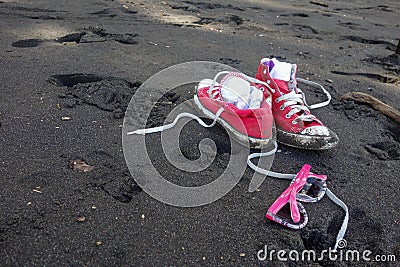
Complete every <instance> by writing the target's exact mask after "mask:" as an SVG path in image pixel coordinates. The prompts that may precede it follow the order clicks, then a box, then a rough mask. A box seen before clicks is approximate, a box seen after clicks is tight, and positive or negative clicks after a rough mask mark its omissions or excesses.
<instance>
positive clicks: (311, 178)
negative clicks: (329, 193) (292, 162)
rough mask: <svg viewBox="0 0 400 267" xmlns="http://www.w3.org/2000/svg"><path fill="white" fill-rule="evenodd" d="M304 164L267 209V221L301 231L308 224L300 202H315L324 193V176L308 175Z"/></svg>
mask: <svg viewBox="0 0 400 267" xmlns="http://www.w3.org/2000/svg"><path fill="white" fill-rule="evenodd" d="M310 169H311V166H310V165H308V164H305V165H304V166H303V167H302V168H301V170H300V171H299V173H298V174H297V175H296V177H295V178H294V180H293V181H292V183H291V184H290V185H289V187H288V188H287V189H286V190H285V191H283V193H282V194H281V195H280V196H279V197H278V199H277V200H275V202H274V203H273V204H272V206H271V207H270V208H269V209H268V212H267V214H266V217H267V219H269V220H272V221H274V222H277V223H279V224H281V225H283V226H286V227H289V228H292V229H301V228H303V227H304V226H305V225H306V224H307V222H308V215H307V212H306V210H305V209H304V207H303V205H302V204H301V203H299V202H298V201H301V202H317V201H319V200H320V199H322V197H323V196H324V195H325V192H326V188H327V187H326V179H327V177H326V175H318V174H313V173H310Z"/></svg>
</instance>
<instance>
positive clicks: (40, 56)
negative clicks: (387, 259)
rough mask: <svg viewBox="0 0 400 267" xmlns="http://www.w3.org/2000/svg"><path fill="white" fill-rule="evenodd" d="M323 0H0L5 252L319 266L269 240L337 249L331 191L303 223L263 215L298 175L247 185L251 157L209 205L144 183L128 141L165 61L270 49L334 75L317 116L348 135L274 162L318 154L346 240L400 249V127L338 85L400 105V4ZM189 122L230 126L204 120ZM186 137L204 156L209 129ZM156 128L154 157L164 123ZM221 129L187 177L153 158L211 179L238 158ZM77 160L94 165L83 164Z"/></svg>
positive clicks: (0, 192) (287, 166) (21, 259)
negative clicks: (209, 161)
mask: <svg viewBox="0 0 400 267" xmlns="http://www.w3.org/2000/svg"><path fill="white" fill-rule="evenodd" d="M323 2H324V3H326V4H327V5H328V7H324V6H321V5H316V4H311V3H310V2H309V1H279V2H277V1H276V2H272V1H271V2H270V1H268V2H266V3H265V2H264V1H230V4H227V3H226V2H224V1H172V0H166V1H165V2H162V1H141V2H140V1H107V0H90V1H72V0H71V1H49V0H40V1H39V0H38V1H28V0H16V1H11V0H2V1H0V16H1V18H0V33H1V37H0V49H1V67H0V77H1V94H0V139H1V142H0V146H1V147H0V179H1V180H0V181H1V187H0V201H1V217H0V248H1V252H0V265H1V266H165V265H168V266H197V265H209V266H222V265H229V266H230V265H233V266H257V265H261V266H264V265H265V266H266V265H268V266H296V265H304V266H306V265H309V264H311V263H309V262H302V263H294V262H291V263H290V262H286V263H283V262H278V261H276V262H272V263H271V262H260V261H258V259H257V256H256V253H257V251H258V250H260V249H262V248H263V247H264V245H268V246H270V247H271V248H272V247H273V248H275V249H297V250H299V251H301V250H304V249H316V250H322V249H326V248H328V247H329V246H332V245H333V243H334V240H335V238H336V233H337V231H338V230H339V227H340V223H341V221H342V219H343V212H342V210H340V209H339V208H338V207H337V206H335V205H334V204H332V203H331V202H330V201H329V200H328V199H327V198H326V199H324V200H323V201H322V202H320V203H317V204H312V205H306V209H307V211H308V213H309V215H310V222H309V224H308V225H307V226H306V227H305V228H304V229H302V230H300V231H291V230H288V229H285V228H283V227H281V226H279V225H276V224H274V223H270V222H269V221H266V219H265V213H266V211H267V209H268V207H269V206H270V205H271V204H272V202H273V201H274V200H275V199H276V197H278V195H279V194H280V193H281V192H282V191H283V190H284V188H285V187H286V186H287V182H286V181H280V180H276V179H273V178H267V179H266V181H265V182H264V183H263V185H262V186H261V188H260V189H261V190H260V191H259V192H254V193H249V192H247V187H248V184H249V181H250V178H251V175H252V171H250V170H247V172H246V174H245V175H244V176H243V178H242V179H241V181H240V183H239V184H238V186H236V187H235V188H234V190H232V191H231V192H230V193H229V194H227V195H226V196H225V197H223V198H222V199H220V200H218V201H216V202H214V203H212V204H210V205H207V206H203V207H200V208H176V207H171V206H168V205H165V204H162V203H160V202H158V201H156V200H154V199H153V198H151V197H150V196H148V195H147V194H146V193H145V192H143V191H142V190H141V189H140V188H139V187H138V186H137V185H136V183H135V182H134V179H133V177H132V176H131V174H130V173H129V171H128V169H127V167H126V164H125V160H124V157H123V153H122V145H121V124H122V122H123V116H124V112H125V109H126V106H127V104H128V103H129V100H130V98H131V96H132V95H133V94H134V92H135V90H136V89H137V87H138V86H140V84H141V82H143V81H145V80H146V79H147V78H149V77H150V76H152V75H153V74H155V73H156V72H157V71H160V70H162V69H164V68H166V67H169V66H171V65H174V64H178V63H182V62H186V61H194V60H209V61H216V62H221V63H224V64H227V65H231V66H233V67H235V68H238V69H240V70H241V71H243V72H245V73H247V74H249V75H254V74H255V71H256V67H257V65H258V62H259V60H260V58H262V57H265V56H276V57H278V58H280V59H282V60H284V61H290V62H293V63H297V64H298V65H299V69H300V70H299V76H300V77H303V78H309V79H311V80H314V81H317V82H320V83H322V84H323V85H325V86H326V88H327V89H328V90H329V91H330V92H331V94H332V97H333V100H332V104H331V105H329V106H328V107H325V108H322V109H318V110H315V111H314V112H313V113H314V114H316V115H317V116H318V117H319V118H320V119H321V120H322V121H323V122H324V123H325V124H326V125H328V126H329V127H331V128H332V129H333V130H334V131H335V132H336V133H337V134H338V136H339V138H340V144H339V145H338V147H337V148H335V149H333V150H330V151H323V152H314V151H303V150H299V149H294V148H290V147H286V146H283V145H280V150H281V152H279V153H277V155H276V157H275V161H274V167H273V169H274V170H276V171H281V172H288V173H292V172H297V171H298V170H299V169H300V168H301V166H302V165H303V164H305V163H309V164H311V165H312V166H313V170H314V171H315V172H319V173H324V174H327V175H328V177H329V187H330V188H331V189H332V190H333V191H334V192H335V193H336V194H337V195H338V196H339V197H340V198H341V199H342V200H343V201H345V203H346V204H347V205H348V207H349V210H350V222H349V227H348V232H347V234H346V236H345V239H346V240H347V242H348V247H347V248H349V249H358V250H360V251H363V250H366V249H369V250H371V251H372V252H373V254H374V255H375V254H393V255H396V257H397V258H398V260H399V252H400V231H399V224H400V209H399V208H398V203H399V200H400V198H399V194H400V191H399V188H398V186H397V185H396V184H397V180H398V179H399V173H400V164H399V160H400V126H399V124H397V123H395V122H394V121H392V120H390V119H388V118H386V117H385V116H384V115H382V114H380V113H378V112H376V111H374V110H373V109H371V108H370V107H368V106H363V105H358V104H355V103H352V102H345V103H344V102H341V101H340V100H339V98H340V96H341V95H343V94H345V93H347V92H351V91H361V92H365V93H368V94H371V95H373V96H375V97H377V98H379V99H381V100H382V101H384V102H385V103H387V104H389V105H391V106H393V107H395V108H397V109H399V108H400V104H399V103H400V97H399V96H400V91H399V85H398V84H399V81H400V78H399V70H400V65H399V56H398V55H395V54H394V53H395V48H396V45H397V42H398V39H396V38H400V35H399V30H400V26H399V23H400V20H399V17H400V5H399V3H398V1H379V3H378V2H376V1H357V2H355V3H349V2H348V1H323ZM382 77H383V78H382ZM205 78H211V77H205ZM308 96H309V99H310V101H314V100H318V99H320V98H319V97H320V95H317V94H315V93H314V92H308ZM188 97H189V96H187V95H180V94H179V92H178V93H177V94H176V95H174V94H171V95H168V96H166V99H165V100H166V101H170V102H172V103H173V105H176V104H179V103H180V102H182V101H184V100H185V99H186V98H188ZM173 105H172V106H171V105H164V106H160V107H158V109H157V110H156V111H155V112H154V114H155V117H153V120H152V121H151V122H149V124H154V125H160V124H161V123H162V121H163V118H164V116H165V115H166V114H168V111H169V109H170V108H172V107H173ZM62 117H70V120H62ZM64 119H65V118H64ZM187 131H188V133H190V132H193V131H194V132H196V133H197V132H203V133H204V134H209V135H211V136H212V135H214V136H223V134H224V133H223V129H222V128H221V127H215V128H213V129H211V130H205V129H203V128H202V127H200V126H198V125H197V124H195V123H192V124H190V127H188V129H187ZM181 139H182V144H184V145H183V148H182V150H183V151H184V153H185V154H186V155H187V156H188V157H189V158H196V155H198V151H197V150H193V149H191V148H192V147H193V146H194V145H195V144H196V142H197V141H199V140H194V139H189V138H188V139H185V137H184V136H181ZM149 140H150V141H151V142H149V146H150V148H152V149H153V150H154V151H155V152H154V155H157V151H158V150H157V149H158V146H157V144H156V141H157V136H154V137H149ZM153 140H154V141H153ZM224 140H225V139H224V138H219V139H218V138H217V140H216V142H217V144H220V150H219V154H218V163H217V164H214V165H213V166H214V167H213V170H210V171H208V172H206V173H205V174H204V175H203V176H202V177H197V176H192V177H191V180H188V181H187V183H186V184H185V182H184V181H185V180H183V182H182V179H180V178H179V177H181V176H179V177H178V174H176V175H174V172H173V170H172V169H171V168H169V166H168V164H167V163H166V162H165V161H164V160H163V159H162V158H161V159H154V160H155V161H156V162H158V163H159V169H160V170H163V171H165V173H167V174H168V176H169V177H172V178H171V180H172V181H174V179H175V181H177V182H179V181H180V182H182V183H183V184H185V185H199V184H203V183H205V181H206V182H209V181H211V180H212V179H213V178H214V177H216V176H215V175H216V174H218V173H219V172H221V171H222V170H223V166H224V162H225V163H226V162H227V158H229V152H228V151H224V148H225V147H226V144H224V142H225V141H224ZM74 159H83V160H85V161H86V162H88V163H89V164H90V165H93V166H95V169H94V170H93V171H92V172H88V173H79V172H76V171H73V170H71V169H70V168H69V167H68V164H69V162H70V160H74ZM83 217H84V219H82V218H83ZM78 218H79V220H81V221H78ZM96 242H97V243H96ZM99 242H101V243H99ZM365 264H366V263H357V262H353V263H349V262H329V261H322V262H319V263H315V266H319V265H321V266H346V265H354V266H364V265H365ZM370 265H374V263H370ZM392 265H393V266H396V263H393V264H392Z"/></svg>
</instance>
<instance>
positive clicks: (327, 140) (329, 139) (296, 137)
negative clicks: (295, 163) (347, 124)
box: [276, 129, 339, 150]
mask: <svg viewBox="0 0 400 267" xmlns="http://www.w3.org/2000/svg"><path fill="white" fill-rule="evenodd" d="M328 131H329V136H310V135H303V134H295V133H289V132H286V131H283V130H280V129H276V136H277V140H278V142H279V143H282V144H284V145H287V146H291V147H296V148H301V149H307V150H327V149H331V148H334V147H335V146H337V144H338V143H339V138H338V136H337V135H336V133H335V132H333V131H331V130H329V129H328Z"/></svg>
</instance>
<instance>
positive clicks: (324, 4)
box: [310, 1, 328, 7]
mask: <svg viewBox="0 0 400 267" xmlns="http://www.w3.org/2000/svg"><path fill="white" fill-rule="evenodd" d="M310 4H313V5H318V6H323V7H328V4H326V3H323V2H319V1H310Z"/></svg>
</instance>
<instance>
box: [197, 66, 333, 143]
mask: <svg viewBox="0 0 400 267" xmlns="http://www.w3.org/2000/svg"><path fill="white" fill-rule="evenodd" d="M296 71H297V66H296V64H290V63H286V62H280V61H278V60H277V59H275V58H273V59H269V58H264V59H262V60H261V62H260V65H259V66H258V70H257V74H256V76H255V78H252V77H249V76H247V75H244V74H242V73H237V72H220V73H218V74H217V75H216V76H215V78H214V79H213V80H210V79H206V80H202V81H201V82H200V83H199V85H198V87H197V94H196V95H195V97H194V101H195V104H196V106H197V108H198V109H200V110H201V111H202V112H203V113H204V114H205V115H206V116H208V117H210V118H213V119H216V120H218V121H219V122H220V123H221V124H223V125H224V126H225V127H226V128H228V129H229V130H230V131H231V132H232V133H233V134H234V135H235V136H236V137H237V139H238V140H239V141H244V142H249V143H250V146H251V147H252V148H261V147H263V146H264V145H266V144H268V143H269V141H270V140H271V138H273V136H272V129H273V124H274V122H275V129H276V135H277V136H276V137H277V141H278V142H280V143H283V144H285V145H288V146H292V147H297V148H303V149H313V150H324V149H329V148H332V147H334V146H336V145H337V143H338V141H339V139H338V137H337V135H336V133H334V132H333V131H332V130H330V129H329V128H328V127H326V126H324V125H323V123H322V122H321V121H320V120H319V119H317V118H316V117H315V116H314V115H312V114H311V112H310V109H313V108H318V107H322V106H325V105H327V104H329V102H330V99H331V96H330V94H329V93H328V92H327V91H326V90H325V89H324V87H323V86H322V85H320V84H318V83H315V82H311V81H308V80H304V79H300V78H296ZM220 77H222V79H221V80H220V81H219V82H218V79H219V78H220ZM298 82H299V83H305V84H307V85H310V86H314V87H318V88H320V89H321V90H322V91H323V92H324V93H325V94H326V95H327V97H328V100H327V101H325V102H323V103H319V104H314V105H308V104H307V102H306V100H305V96H304V93H303V92H302V91H301V89H299V87H298V86H297V84H298Z"/></svg>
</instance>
